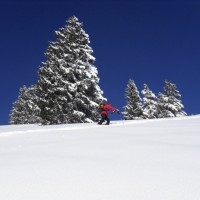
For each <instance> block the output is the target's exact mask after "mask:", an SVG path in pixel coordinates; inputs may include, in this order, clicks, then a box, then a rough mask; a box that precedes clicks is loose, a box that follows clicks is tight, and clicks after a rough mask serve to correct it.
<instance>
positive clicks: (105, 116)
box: [98, 114, 110, 125]
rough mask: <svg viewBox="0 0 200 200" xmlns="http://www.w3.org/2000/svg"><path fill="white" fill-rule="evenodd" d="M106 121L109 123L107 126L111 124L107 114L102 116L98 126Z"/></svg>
mask: <svg viewBox="0 0 200 200" xmlns="http://www.w3.org/2000/svg"><path fill="white" fill-rule="evenodd" d="M104 121H107V123H106V124H107V125H109V124H110V119H109V118H108V116H107V115H105V114H102V115H101V120H100V122H99V123H98V124H102V123H103V122H104Z"/></svg>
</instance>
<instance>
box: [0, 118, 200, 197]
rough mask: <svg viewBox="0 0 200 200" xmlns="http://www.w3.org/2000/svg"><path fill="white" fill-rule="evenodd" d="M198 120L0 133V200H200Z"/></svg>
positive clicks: (33, 128)
mask: <svg viewBox="0 0 200 200" xmlns="http://www.w3.org/2000/svg"><path fill="white" fill-rule="evenodd" d="M199 188H200V116H199V115H197V116H191V117H183V118H173V119H157V120H141V121H125V122H123V121H114V122H113V124H111V125H110V126H104V125H102V126H98V125H96V124H72V125H57V126H39V125H17V126H15V125H12V126H1V127H0V200H199V199H200V189H199Z"/></svg>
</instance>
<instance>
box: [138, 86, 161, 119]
mask: <svg viewBox="0 0 200 200" xmlns="http://www.w3.org/2000/svg"><path fill="white" fill-rule="evenodd" d="M141 93H142V94H143V115H144V117H145V118H147V119H154V118H158V102H157V97H156V95H155V94H154V93H153V92H152V91H151V90H150V89H149V87H148V85H147V84H144V89H143V90H142V92H141Z"/></svg>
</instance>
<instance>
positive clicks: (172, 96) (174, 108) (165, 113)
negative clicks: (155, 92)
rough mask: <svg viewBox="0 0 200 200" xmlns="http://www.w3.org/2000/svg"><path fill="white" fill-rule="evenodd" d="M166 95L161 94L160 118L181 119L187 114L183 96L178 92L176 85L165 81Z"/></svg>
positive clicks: (159, 104)
mask: <svg viewBox="0 0 200 200" xmlns="http://www.w3.org/2000/svg"><path fill="white" fill-rule="evenodd" d="M164 92H165V93H164V94H162V93H159V102H158V108H159V117H181V116H186V115H187V113H186V112H185V111H183V108H184V106H183V104H182V102H181V95H180V93H179V91H178V90H177V87H176V84H174V83H171V82H170V81H168V80H166V81H165V87H164Z"/></svg>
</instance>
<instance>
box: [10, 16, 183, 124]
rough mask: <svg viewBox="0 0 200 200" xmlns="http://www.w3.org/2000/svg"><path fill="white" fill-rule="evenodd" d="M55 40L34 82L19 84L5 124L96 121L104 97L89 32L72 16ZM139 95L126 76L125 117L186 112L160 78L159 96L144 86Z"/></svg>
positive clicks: (173, 87) (172, 87)
mask: <svg viewBox="0 0 200 200" xmlns="http://www.w3.org/2000/svg"><path fill="white" fill-rule="evenodd" d="M55 35H56V41H55V42H50V43H49V46H48V48H47V50H46V52H45V56H46V61H45V62H42V63H41V66H40V67H39V70H38V80H37V82H36V84H35V85H32V86H31V87H26V86H23V87H22V88H20V90H19V95H18V99H17V100H16V101H15V102H14V103H13V108H12V110H11V113H10V119H9V122H10V124H35V123H42V124H44V125H47V124H66V123H86V122H93V121H97V120H98V119H99V114H98V112H97V110H98V103H99V102H100V101H102V100H105V99H106V98H105V97H104V96H103V91H102V90H101V88H100V86H99V77H98V70H97V68H96V67H95V65H94V62H95V58H94V56H93V55H92V54H93V50H92V48H91V47H90V46H89V44H90V40H89V35H88V34H86V32H85V31H84V30H83V25H82V23H80V22H79V21H78V19H77V18H76V17H75V16H72V17H70V18H69V19H68V20H67V21H66V25H65V26H64V27H63V28H60V29H59V30H58V31H55ZM142 95H143V98H141V97H140V94H139V91H138V89H137V87H136V85H135V83H134V81H133V80H131V79H130V80H129V82H128V85H127V88H126V91H125V97H126V99H127V105H126V106H125V107H124V112H123V114H124V118H125V119H126V120H132V119H154V118H163V117H180V116H185V115H186V113H185V112H184V111H183V105H182V103H181V100H180V97H181V95H180V94H179V91H178V90H177V89H176V85H175V84H173V83H171V82H169V81H165V87H164V94H162V93H159V95H158V97H156V95H155V94H154V93H153V92H152V91H151V90H150V89H149V87H148V86H147V84H144V89H143V90H142Z"/></svg>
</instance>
